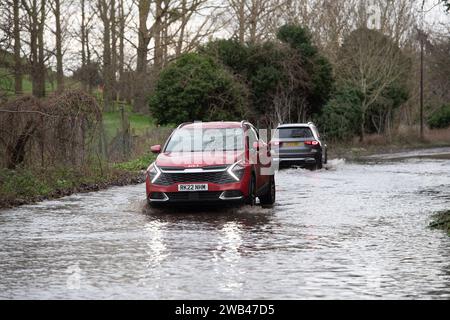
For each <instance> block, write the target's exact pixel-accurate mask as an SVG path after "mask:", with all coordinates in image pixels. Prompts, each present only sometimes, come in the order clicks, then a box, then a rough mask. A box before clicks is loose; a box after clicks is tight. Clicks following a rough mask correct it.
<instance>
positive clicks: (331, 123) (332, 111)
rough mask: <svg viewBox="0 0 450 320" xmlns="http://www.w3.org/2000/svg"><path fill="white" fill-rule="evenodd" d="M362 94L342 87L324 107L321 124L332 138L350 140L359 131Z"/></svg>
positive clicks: (320, 119) (325, 133)
mask: <svg viewBox="0 0 450 320" xmlns="http://www.w3.org/2000/svg"><path fill="white" fill-rule="evenodd" d="M361 117H362V113H361V94H360V93H359V92H358V91H357V90H355V89H350V88H347V89H341V90H339V91H338V92H337V93H336V95H335V96H334V97H333V98H332V99H331V100H330V101H329V102H328V103H327V105H326V106H325V107H324V109H323V111H322V114H321V116H320V117H319V119H318V123H319V126H320V128H321V130H322V132H323V133H324V135H325V136H326V137H327V139H330V140H348V139H351V138H352V137H353V136H354V135H356V134H358V133H359V130H360V124H361Z"/></svg>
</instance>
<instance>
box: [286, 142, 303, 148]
mask: <svg viewBox="0 0 450 320" xmlns="http://www.w3.org/2000/svg"><path fill="white" fill-rule="evenodd" d="M301 146H303V143H302V142H285V143H283V147H301Z"/></svg>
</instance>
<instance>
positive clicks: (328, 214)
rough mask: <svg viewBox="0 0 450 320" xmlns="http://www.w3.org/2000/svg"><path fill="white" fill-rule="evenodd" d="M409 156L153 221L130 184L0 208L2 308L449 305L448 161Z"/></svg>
mask: <svg viewBox="0 0 450 320" xmlns="http://www.w3.org/2000/svg"><path fill="white" fill-rule="evenodd" d="M434 155H435V153H434V152H433V156H434ZM416 156H418V155H417V154H416V153H413V154H412V157H408V156H407V157H404V159H401V160H398V159H395V160H391V159H390V157H388V156H381V157H378V158H371V159H370V161H367V162H363V163H346V162H345V161H343V160H332V161H330V164H329V165H328V166H327V169H324V170H320V171H307V170H302V169H289V170H285V171H281V172H279V173H278V174H277V177H276V179H277V192H278V193H277V202H276V205H275V206H274V207H273V208H261V207H253V208H251V207H242V208H235V209H220V210H219V209H218V210H214V211H211V210H197V211H192V210H190V211H185V212H173V211H172V212H164V211H153V210H150V209H148V208H146V206H145V201H144V197H145V196H144V192H145V191H144V189H145V188H144V185H136V186H127V187H117V188H111V189H109V190H106V191H101V192H95V193H89V194H78V195H73V196H70V197H66V198H63V199H60V200H54V201H46V202H42V203H39V204H36V205H29V206H23V207H20V208H16V209H12V210H5V211H1V212H0V298H1V299H19V298H30V299H48V298H52V299H84V298H97V299H272V298H273V299H370V298H381V299H390V298H400V299H417V298H419V299H430V298H432V299H450V238H449V237H448V236H447V235H446V234H445V233H444V232H442V231H439V230H431V229H429V228H428V224H429V222H430V221H431V217H432V215H433V214H434V213H436V212H439V211H442V210H445V209H449V208H450V160H449V159H445V157H444V158H435V157H430V158H426V157H420V158H416ZM419 156H420V154H419Z"/></svg>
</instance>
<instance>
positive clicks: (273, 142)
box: [270, 141, 281, 147]
mask: <svg viewBox="0 0 450 320" xmlns="http://www.w3.org/2000/svg"><path fill="white" fill-rule="evenodd" d="M270 145H271V146H274V147H278V146H279V145H281V142H280V141H270Z"/></svg>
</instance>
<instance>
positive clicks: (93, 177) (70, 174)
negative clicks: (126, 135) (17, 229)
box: [0, 154, 155, 208]
mask: <svg viewBox="0 0 450 320" xmlns="http://www.w3.org/2000/svg"><path fill="white" fill-rule="evenodd" d="M154 158H155V157H154V155H152V154H146V155H144V156H142V157H139V158H137V159H134V160H131V161H128V162H124V163H118V164H113V165H111V164H106V163H102V164H92V165H90V166H86V167H83V168H72V167H59V168H45V169H43V168H34V169H27V168H19V169H17V170H8V169H1V170H0V208H8V207H14V206H19V205H23V204H29V203H35V202H38V201H43V200H48V199H56V198H60V197H63V196H68V195H71V194H73V193H84V192H92V191H98V190H102V189H106V188H108V187H111V186H124V185H130V184H138V183H142V182H144V181H145V174H144V170H145V169H146V168H147V167H148V165H149V164H150V163H151V162H152V161H153V160H154Z"/></svg>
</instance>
